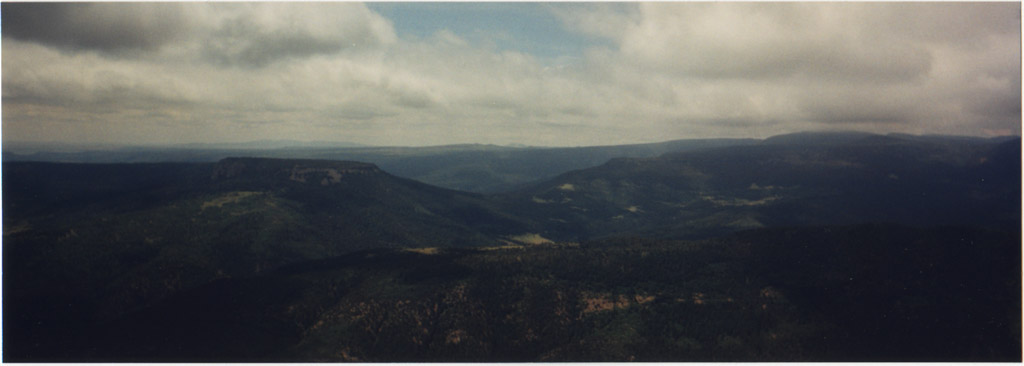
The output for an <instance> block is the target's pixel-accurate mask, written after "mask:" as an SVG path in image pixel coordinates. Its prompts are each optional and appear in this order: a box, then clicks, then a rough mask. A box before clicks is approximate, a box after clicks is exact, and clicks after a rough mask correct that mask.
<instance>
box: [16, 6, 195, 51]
mask: <svg viewBox="0 0 1024 366" xmlns="http://www.w3.org/2000/svg"><path fill="white" fill-rule="evenodd" d="M181 10H182V9H181V6H180V5H179V4H154V3H146V4H141V3H3V5H2V13H3V35H4V37H12V38H14V39H19V40H23V41H29V42H38V43H42V44H47V45H52V46H57V47H60V48H64V49H73V50H98V51H105V52H117V51H130V50H153V49H157V48H159V47H161V46H163V45H165V44H167V43H168V42H170V41H172V40H174V39H175V38H177V37H179V36H181V35H182V32H184V31H185V30H186V29H185V28H186V26H187V19H186V18H185V16H184V14H183V13H182V11H181Z"/></svg>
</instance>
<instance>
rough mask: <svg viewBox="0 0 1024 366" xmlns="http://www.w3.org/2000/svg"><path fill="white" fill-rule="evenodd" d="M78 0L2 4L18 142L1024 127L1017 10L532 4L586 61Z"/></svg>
mask: <svg viewBox="0 0 1024 366" xmlns="http://www.w3.org/2000/svg"><path fill="white" fill-rule="evenodd" d="M12 5H13V6H12ZM75 5H76V6H77V7H69V6H70V5H68V4H27V5H25V4H13V3H5V4H3V11H4V23H3V51H5V52H4V53H5V54H6V56H4V59H3V69H4V70H3V71H4V73H3V86H2V92H3V103H4V109H3V113H4V115H3V117H4V126H3V127H4V133H5V135H6V137H5V139H22V140H45V139H49V138H58V137H54V135H53V132H52V131H56V130H60V131H62V132H61V135H60V136H59V138H60V139H65V140H66V139H73V140H102V141H105V142H118V141H135V142H145V143H156V142H204V141H205V142H209V141H244V140H260V139H268V138H290V139H304V138H308V139H317V140H324V139H338V140H349V141H356V142H362V143H369V144H390V145H427V144H446V143H461V142H483V143H516V142H518V143H523V142H527V143H531V144H538V145H588V144H615V143H630V142H642V141H662V140H668V139H675V138H688V137H752V136H753V137H766V136H769V135H772V134H778V133H786V132H793V131H800V130H817V129H860V130H868V131H877V132H889V131H893V132H911V133H965V134H975V135H976V134H984V133H986V132H985V131H1006V130H1010V131H1015V132H1017V133H1019V131H1020V88H1021V83H1020V32H1019V29H1020V18H1019V13H1020V5H1019V4H1014V3H990V4H977V5H976V4H969V5H968V4H945V3H943V4H934V3H924V4H918V3H913V4H880V3H870V4H851V3H842V4H821V3H785V4H775V3H771V4H751V3H745V4H733V3H721V4H720V3H702V4H676V3H642V4H633V3H629V4H625V3H616V4H606V3H589V4H575V3H573V4H543V5H536V4H523V5H522V6H538V7H539V8H540V9H544V10H545V11H551V12H552V13H553V14H555V15H556V16H557V17H559V19H561V21H562V25H563V26H564V27H565V28H566V29H567V30H568V31H571V32H576V33H578V34H580V35H582V36H583V38H588V37H590V38H595V39H600V40H601V41H598V42H590V43H588V44H587V46H586V47H587V48H586V49H585V50H584V51H582V52H577V53H574V54H573V55H572V57H571V58H559V57H551V55H543V56H537V55H534V54H531V53H530V52H529V51H528V49H529V48H525V49H518V50H517V49H514V47H502V48H498V47H494V46H493V43H494V42H489V41H488V40H486V39H484V40H480V39H478V38H479V37H480V34H497V35H500V34H501V33H502V29H486V30H484V31H482V32H480V33H479V34H476V33H474V34H472V35H466V34H459V33H455V32H453V31H452V30H450V29H438V30H437V31H436V32H434V33H433V34H431V35H426V36H423V35H416V36H414V37H405V36H403V35H401V34H396V31H395V26H394V24H392V21H391V20H389V19H386V18H384V17H382V16H381V15H380V14H377V13H375V12H373V11H372V10H370V9H368V8H367V7H366V6H364V5H363V4H355V3H342V4H338V3H301V4H296V3H288V4H281V3H169V4H122V3H103V4H75ZM396 6H400V5H396ZM446 6H453V7H457V6H458V4H450V5H446ZM69 9H71V10H69ZM72 10H74V11H72ZM157 10H160V11H163V12H165V13H159V14H158V12H157ZM525 13H529V12H525ZM162 14H166V17H165V18H162V19H156V18H160V17H161V15H162ZM1008 14H1009V15H1008ZM55 19H60V20H64V22H60V23H52V21H53V20H55ZM523 21H524V22H526V23H524V26H529V23H528V22H529V19H523ZM484 23H485V22H481V24H484ZM506 23H508V22H506ZM51 25H52V27H51V28H52V29H51V28H47V26H51ZM555 38H557V39H562V40H569V39H578V38H579V37H555ZM510 39H514V37H513V38H510ZM535 41H539V40H535ZM556 46H557V45H552V47H541V48H545V49H557V47H556ZM579 48H580V47H577V48H576V49H577V50H578V49H579ZM574 52H576V51H574ZM553 60H557V62H555V61H553Z"/></svg>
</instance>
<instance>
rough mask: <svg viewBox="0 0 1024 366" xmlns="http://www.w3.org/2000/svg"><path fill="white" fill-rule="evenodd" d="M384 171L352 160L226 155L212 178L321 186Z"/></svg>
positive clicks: (214, 170) (218, 164)
mask: <svg viewBox="0 0 1024 366" xmlns="http://www.w3.org/2000/svg"><path fill="white" fill-rule="evenodd" d="M376 174H384V173H383V171H381V170H380V169H379V168H377V166H376V165H373V164H369V163H360V162H354V161H331V160H308V159H264V158H227V159H223V160H221V161H220V162H218V163H217V164H216V165H215V166H214V168H213V174H212V177H211V178H212V179H213V180H215V181H216V180H226V179H254V180H266V179H268V178H269V179H274V180H277V179H281V180H288V181H294V182H300V183H309V184H319V185H323V186H327V185H332V184H337V183H340V182H341V181H342V179H344V178H345V177H347V176H353V175H359V176H370V175H376Z"/></svg>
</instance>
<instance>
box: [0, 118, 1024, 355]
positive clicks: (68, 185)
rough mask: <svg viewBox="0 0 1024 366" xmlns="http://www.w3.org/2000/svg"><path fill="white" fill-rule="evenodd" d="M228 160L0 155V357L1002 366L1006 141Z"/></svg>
mask: <svg viewBox="0 0 1024 366" xmlns="http://www.w3.org/2000/svg"><path fill="white" fill-rule="evenodd" d="M240 152H242V153H244V152H248V151H247V150H230V149H228V150H216V151H207V150H201V149H200V150H187V149H182V150H176V151H174V152H169V151H145V152H141V153H139V155H130V154H128V153H126V152H124V151H120V152H116V153H114V154H113V155H90V154H93V153H69V154H67V155H46V154H43V155H39V154H38V153H37V154H36V155H35V156H36V158H41V159H43V158H47V157H50V158H53V157H57V156H61V157H64V158H68V157H71V158H73V159H63V158H61V159H54V160H76V159H77V160H82V161H91V160H98V161H102V160H104V159H112V160H118V159H121V160H131V161H135V162H132V163H126V162H107V163H96V162H91V163H81V162H41V161H24V160H34V159H27V158H26V157H25V156H22V155H14V156H11V155H8V153H7V152H5V153H4V164H3V174H4V176H5V177H6V179H4V181H3V194H4V196H3V198H4V199H3V209H4V213H5V214H4V216H3V227H4V234H3V239H4V243H5V245H4V252H3V267H4V268H5V271H4V277H3V289H4V290H3V291H4V293H3V298H4V300H3V301H4V304H3V305H4V306H3V309H4V310H3V313H4V314H3V315H4V325H3V327H4V329H3V331H4V335H5V336H6V337H4V339H5V341H4V344H3V347H4V360H5V361H33V362H36V361H39V362H64V361H113V362H120V361H133V362H153V361H634V360H635V361H763V360H770V361H822V360H825V361H850V360H855V361H879V360H882V361H908V360H910V361H1016V362H1019V361H1020V350H1021V349H1020V335H1021V327H1020V326H1021V320H1020V315H1019V314H1020V309H1021V301H1020V222H1021V216H1020V215H1021V206H1020V202H1021V141H1020V138H1019V137H1010V138H994V139H984V138H968V137H953V136H910V135H876V134H861V133H800V134H792V135H783V136H776V137H772V138H768V139H764V140H753V139H742V140H680V141H672V142H666V143H661V144H649V145H624V146H606V147H581V148H512V147H495V146H484V145H463V146H457V147H440V148H346V149H335V148H301V149H289V148H282V149H277V150H274V151H273V153H268V152H266V151H264V153H266V154H269V155H274V156H276V157H266V156H261V154H255V153H254V154H251V155H246V154H240V155H238V156H236V157H224V156H222V154H227V153H240ZM96 154H100V153H96ZM119 154H120V155H119ZM189 154H193V155H189ZM130 156H136V157H138V158H130ZM183 156H193V157H195V159H192V158H189V159H181V160H186V161H178V162H139V161H152V160H156V161H166V160H175V158H173V157H183ZM348 156H353V157H356V158H357V159H349V158H347V157H348ZM359 158H368V159H359ZM369 158H372V159H369ZM209 159H216V161H207V160H209ZM77 160H76V161H77ZM353 160H358V161H353ZM389 167H404V168H402V169H398V170H399V171H401V172H402V173H401V174H400V173H398V172H392V171H391V170H390V169H389ZM425 176H430V177H434V179H435V180H437V181H445V182H448V185H447V186H446V187H439V186H436V185H432V184H428V183H429V182H421V181H419V180H417V179H415V178H416V177H425ZM458 187H474V189H473V191H472V192H471V191H467V190H459V189H454V188H458Z"/></svg>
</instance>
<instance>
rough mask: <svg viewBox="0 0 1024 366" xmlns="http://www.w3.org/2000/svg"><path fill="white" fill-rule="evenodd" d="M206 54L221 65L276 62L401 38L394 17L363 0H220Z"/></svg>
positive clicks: (215, 7) (204, 48) (214, 7)
mask: <svg viewBox="0 0 1024 366" xmlns="http://www.w3.org/2000/svg"><path fill="white" fill-rule="evenodd" d="M209 11H210V12H211V13H214V14H216V15H215V16H210V17H209V18H214V19H210V20H209V21H208V22H209V23H210V24H207V25H206V26H207V27H208V28H209V29H208V35H207V37H204V40H203V45H202V53H203V55H205V56H206V57H208V58H210V59H211V60H213V61H215V62H218V63H221V64H240V65H244V66H256V67H258V66H264V65H266V64H268V63H270V62H273V61H276V60H281V59H287V58H303V57H308V56H312V55H327V54H333V53H337V52H340V51H342V50H346V49H353V48H373V47H377V46H380V45H383V44H387V43H390V42H394V41H395V38H396V37H395V34H394V31H393V29H392V28H391V25H390V24H389V23H388V21H387V20H386V19H384V18H382V17H380V16H379V15H376V14H374V13H372V12H371V11H370V10H369V9H367V8H366V7H365V6H364V5H362V4H354V3H309V4H302V5H301V6H296V5H294V4H288V3H248V4H214V5H211V7H210V9H209Z"/></svg>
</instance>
